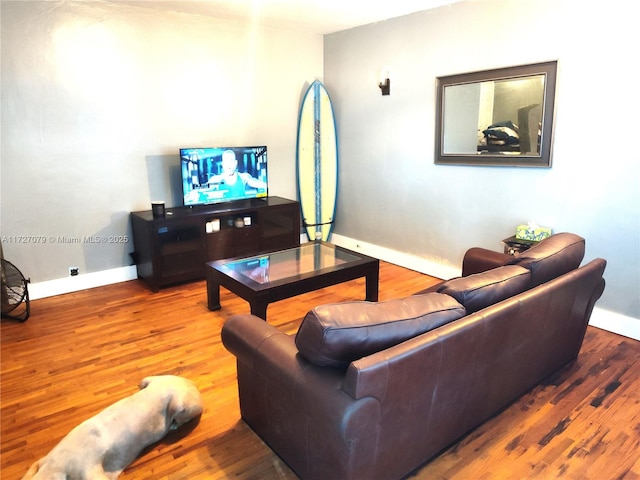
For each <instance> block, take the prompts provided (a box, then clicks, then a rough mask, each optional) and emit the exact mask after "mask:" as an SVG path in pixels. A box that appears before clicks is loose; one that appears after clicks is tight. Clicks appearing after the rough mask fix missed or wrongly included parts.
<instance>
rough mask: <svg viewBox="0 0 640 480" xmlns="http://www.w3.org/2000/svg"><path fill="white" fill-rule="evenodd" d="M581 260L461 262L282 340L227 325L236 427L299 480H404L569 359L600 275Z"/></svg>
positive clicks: (254, 325) (569, 255)
mask: <svg viewBox="0 0 640 480" xmlns="http://www.w3.org/2000/svg"><path fill="white" fill-rule="evenodd" d="M584 248H585V243H584V239H582V238H580V237H578V236H577V235H573V234H570V233H562V234H557V235H553V236H551V237H549V238H548V239H546V240H544V241H542V242H540V243H539V244H538V245H536V246H535V247H533V248H531V249H529V250H527V251H526V252H523V253H522V254H520V255H519V256H517V257H512V256H508V255H503V254H496V253H495V252H490V251H488V250H484V249H478V248H474V249H471V250H469V251H468V252H467V254H465V258H464V260H463V276H462V277H460V278H456V279H453V280H448V281H445V282H442V283H441V284H439V285H437V286H436V287H435V288H431V289H429V290H427V291H424V292H421V293H420V294H416V295H413V296H410V297H407V298H404V299H397V300H391V301H386V302H379V303H368V302H347V303H340V304H331V305H322V306H319V307H316V308H314V309H313V310H311V311H310V312H309V313H308V314H307V315H306V317H305V318H304V319H303V321H302V323H301V326H300V329H299V331H298V333H297V334H296V335H295V336H289V335H286V334H284V333H281V332H279V331H278V330H277V329H276V328H274V327H273V326H271V325H269V324H267V323H266V322H264V321H263V320H261V319H259V318H257V317H253V316H251V315H237V316H234V317H231V318H229V319H228V320H227V322H226V323H225V325H224V327H223V330H222V340H223V342H224V345H225V346H226V348H227V349H228V350H229V351H230V352H232V353H233V354H234V355H235V356H236V357H237V369H238V390H239V397H240V408H241V415H242V418H243V419H244V421H245V422H246V423H247V424H248V425H249V426H250V427H251V428H252V429H253V430H254V431H255V432H256V433H257V434H258V435H259V436H260V437H261V438H262V439H263V440H264V441H265V442H266V443H267V444H268V445H269V446H270V447H271V448H272V449H273V450H274V451H275V452H276V453H277V454H278V455H279V456H280V457H281V458H282V459H283V460H284V461H285V462H286V463H287V464H288V465H289V466H290V467H291V468H292V469H293V470H294V471H295V472H296V473H297V474H298V475H299V476H300V477H301V478H303V479H319V480H326V479H332V480H339V479H367V480H372V479H384V480H390V479H396V478H401V477H403V476H406V475H407V474H409V473H411V472H412V471H413V470H414V469H416V468H417V467H419V466H420V465H421V464H423V463H425V462H426V461H428V460H429V459H430V458H432V457H433V456H435V455H437V454H438V453H439V452H441V451H442V450H443V449H444V448H446V447H447V446H448V445H450V444H451V443H452V442H454V441H456V440H457V439H459V438H460V437H461V436H463V435H464V434H465V433H467V432H469V431H470V430H471V429H473V428H475V427H477V426H478V425H480V424H481V423H483V422H484V421H485V420H487V419H488V418H490V417H491V416H493V415H495V414H496V413H498V412H499V411H500V410H501V409H503V408H504V407H505V406H507V405H509V404H510V403H512V402H513V401H514V400H516V399H517V398H518V397H520V396H521V395H523V394H524V393H526V392H527V391H528V390H530V389H531V388H532V387H534V386H535V385H537V384H538V383H540V382H541V381H542V380H543V379H544V378H545V377H547V376H549V375H550V374H552V373H553V372H555V371H557V370H558V369H560V368H562V367H563V366H564V365H566V364H567V363H568V362H571V361H572V360H574V359H575V358H576V357H577V355H578V352H579V350H580V347H581V344H582V341H583V338H584V334H585V331H586V328H587V324H588V322H589V317H590V315H591V312H592V309H593V306H594V304H595V302H596V301H597V300H598V298H600V296H601V295H602V292H603V290H604V279H603V277H602V275H603V272H604V269H605V266H606V262H605V260H603V259H595V260H592V261H591V262H589V263H588V264H586V265H584V266H581V267H580V266H579V265H580V263H581V262H582V259H583V256H584Z"/></svg>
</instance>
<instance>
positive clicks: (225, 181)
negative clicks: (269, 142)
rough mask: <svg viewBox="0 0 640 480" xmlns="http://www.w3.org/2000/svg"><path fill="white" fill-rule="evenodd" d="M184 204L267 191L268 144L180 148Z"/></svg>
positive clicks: (255, 195)
mask: <svg viewBox="0 0 640 480" xmlns="http://www.w3.org/2000/svg"><path fill="white" fill-rule="evenodd" d="M180 165H181V171H182V194H183V200H184V204H185V205H210V204H214V203H222V202H231V201H234V200H244V199H251V198H262V197H267V195H268V181H267V147H266V146H258V147H212V148H181V149H180Z"/></svg>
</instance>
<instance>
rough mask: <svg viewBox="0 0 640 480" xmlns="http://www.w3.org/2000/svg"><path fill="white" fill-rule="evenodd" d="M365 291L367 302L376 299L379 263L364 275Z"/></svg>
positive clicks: (375, 300)
mask: <svg viewBox="0 0 640 480" xmlns="http://www.w3.org/2000/svg"><path fill="white" fill-rule="evenodd" d="M365 278H366V282H367V286H366V289H367V292H366V297H365V299H366V300H367V301H368V302H377V301H378V280H379V265H377V264H376V266H375V268H372V269H371V271H370V272H369V273H367V275H366V277H365Z"/></svg>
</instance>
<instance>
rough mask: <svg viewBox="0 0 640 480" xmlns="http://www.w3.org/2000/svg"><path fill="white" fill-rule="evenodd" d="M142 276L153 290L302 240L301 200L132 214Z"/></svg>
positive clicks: (136, 259)
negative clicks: (227, 260)
mask: <svg viewBox="0 0 640 480" xmlns="http://www.w3.org/2000/svg"><path fill="white" fill-rule="evenodd" d="M131 226H132V230H133V244H134V249H135V250H134V252H133V253H132V254H131V256H132V258H133V259H134V262H135V264H136V267H137V270H138V277H139V278H141V279H143V280H145V281H146V282H147V283H148V284H149V286H150V287H151V289H152V290H153V291H158V290H159V289H160V288H161V287H164V286H167V285H171V284H175V283H180V282H186V281H192V280H199V279H203V278H204V277H205V264H206V263H207V262H211V261H214V260H219V259H223V258H233V257H240V256H249V255H256V254H259V253H266V252H272V251H276V250H282V249H285V248H292V247H297V246H298V245H300V204H299V203H298V202H296V201H294V200H287V199H285V198H281V197H268V198H265V199H254V200H240V201H237V202H229V203H223V204H218V205H202V206H195V207H176V208H169V209H167V210H166V214H165V215H164V216H163V217H154V216H153V214H152V212H151V210H145V211H142V212H132V213H131Z"/></svg>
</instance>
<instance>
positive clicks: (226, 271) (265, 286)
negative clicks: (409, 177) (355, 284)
mask: <svg viewBox="0 0 640 480" xmlns="http://www.w3.org/2000/svg"><path fill="white" fill-rule="evenodd" d="M379 264H380V262H379V260H378V259H377V258H372V257H368V256H366V255H362V254H360V253H357V252H352V251H351V250H347V249H345V248H341V247H338V246H336V245H332V244H330V243H326V242H311V243H304V244H302V245H300V246H299V247H296V248H290V249H288V250H281V251H278V252H273V253H265V254H262V255H256V256H253V257H247V258H237V259H226V260H217V261H214V262H209V263H207V266H206V273H207V301H208V306H209V310H219V309H220V308H221V307H220V286H223V287H225V288H227V289H228V290H230V291H231V292H232V293H235V294H236V295H238V296H239V297H241V298H244V299H245V300H247V301H248V302H249V305H250V306H251V313H252V314H254V315H256V316H258V317H260V318H262V319H264V320H266V319H267V306H268V305H269V304H270V303H272V302H276V301H278V300H283V299H285V298H290V297H293V296H296V295H300V294H303V293H307V292H311V291H313V290H318V289H320V288H324V287H328V286H330V285H336V284H338V283H343V282H347V281H349V280H354V279H356V278H360V277H365V278H366V293H365V300H368V301H371V302H375V301H377V300H378V272H379Z"/></svg>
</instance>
